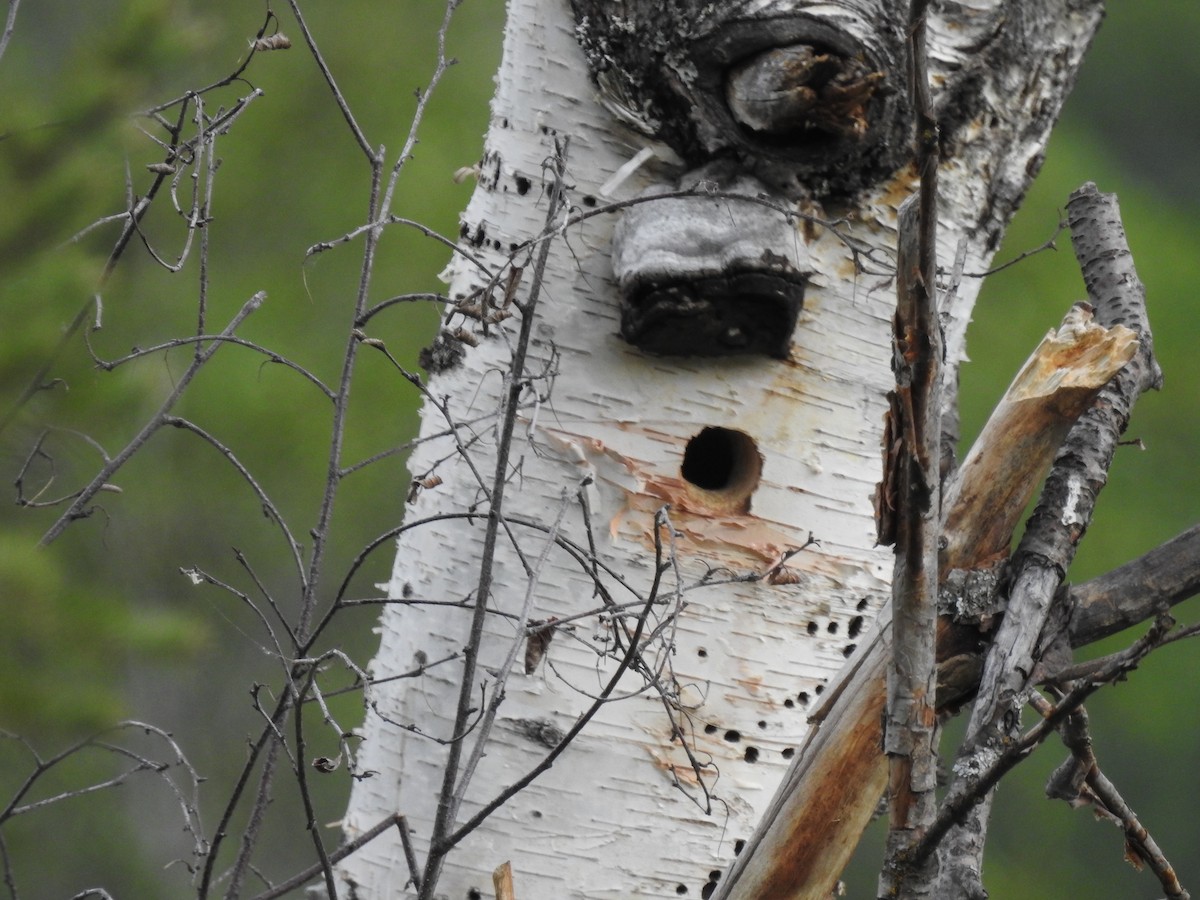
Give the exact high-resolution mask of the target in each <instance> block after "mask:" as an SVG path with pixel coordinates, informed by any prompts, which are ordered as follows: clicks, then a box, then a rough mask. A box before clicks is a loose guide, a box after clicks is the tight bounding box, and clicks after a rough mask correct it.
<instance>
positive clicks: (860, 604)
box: [854, 597, 867, 612]
mask: <svg viewBox="0 0 1200 900" xmlns="http://www.w3.org/2000/svg"><path fill="white" fill-rule="evenodd" d="M854 608H855V609H857V610H858V611H859V612H862V611H863V610H864V609H866V608H867V598H866V597H863V598H862V599H861V600H859V601H858V605H857V606H855V607H854Z"/></svg>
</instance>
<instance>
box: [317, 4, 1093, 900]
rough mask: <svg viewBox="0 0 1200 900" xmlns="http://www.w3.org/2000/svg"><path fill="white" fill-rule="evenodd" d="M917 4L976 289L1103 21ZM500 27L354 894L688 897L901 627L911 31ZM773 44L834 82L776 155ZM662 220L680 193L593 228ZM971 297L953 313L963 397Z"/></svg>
mask: <svg viewBox="0 0 1200 900" xmlns="http://www.w3.org/2000/svg"><path fill="white" fill-rule="evenodd" d="M938 6H939V9H940V13H939V15H938V16H936V17H934V18H932V19H931V20H930V23H929V37H928V45H929V52H930V70H931V73H932V77H933V83H934V85H935V94H934V101H935V108H936V110H937V112H938V115H939V122H940V127H941V146H942V160H943V162H942V166H941V177H940V192H941V196H940V207H939V209H940V212H939V222H938V243H939V247H938V253H939V259H942V260H953V259H955V258H956V255H958V256H959V258H960V259H962V260H963V267H962V270H965V271H966V272H981V271H984V270H985V269H986V268H987V266H988V263H989V260H990V258H991V256H992V253H993V251H994V250H995V248H996V246H997V244H998V243H999V240H1000V237H1001V235H1002V233H1003V229H1004V227H1005V225H1006V223H1007V222H1008V220H1009V218H1010V217H1011V215H1012V213H1013V212H1014V211H1015V208H1016V206H1017V204H1018V202H1019V200H1020V198H1021V196H1022V195H1023V193H1024V191H1025V189H1026V188H1027V186H1028V184H1029V181H1030V180H1031V178H1032V177H1033V175H1034V174H1035V173H1036V171H1037V169H1038V167H1039V164H1040V161H1041V154H1042V151H1043V148H1044V146H1045V141H1046V138H1047V136H1048V133H1049V130H1050V128H1051V126H1052V124H1053V122H1054V120H1055V118H1056V117H1057V114H1058V111H1059V109H1060V107H1061V104H1062V101H1063V100H1064V98H1065V96H1066V93H1067V91H1068V89H1069V87H1070V85H1071V83H1072V82H1073V79H1074V74H1075V71H1076V69H1077V67H1078V65H1079V63H1080V61H1081V58H1082V55H1083V52H1084V50H1085V48H1086V46H1087V44H1088V43H1089V41H1090V39H1091V36H1092V35H1093V33H1094V31H1095V28H1096V27H1097V26H1098V24H1099V19H1100V17H1101V14H1102V13H1101V8H1100V4H1099V3H1098V2H1086V0H972V2H963V3H944V4H939V5H938ZM618 13H619V15H618ZM508 15H509V18H508V26H507V31H506V38H505V47H504V58H503V62H502V65H501V70H500V73H499V76H498V80H497V85H498V87H497V94H496V97H495V100H494V101H493V105H492V120H491V127H490V129H489V132H488V136H487V144H486V149H485V154H484V157H483V160H482V162H481V163H480V166H479V186H478V189H477V190H476V192H475V194H474V196H473V198H472V200H471V202H470V205H469V206H468V208H467V209H466V211H465V212H464V215H463V220H462V230H461V238H462V240H461V244H460V248H459V252H458V253H456V254H455V256H454V258H453V260H452V261H451V264H450V266H449V268H448V269H447V272H446V277H447V279H448V280H449V284H450V288H449V295H450V297H451V298H452V300H453V301H455V302H456V305H454V306H451V307H450V308H449V310H448V314H447V317H446V321H445V323H444V328H443V332H442V335H441V336H440V337H439V339H438V342H437V343H436V344H435V346H434V347H433V348H431V351H430V353H429V354H428V363H429V368H430V369H431V372H432V373H433V374H431V377H430V378H429V381H428V393H427V400H426V403H425V406H424V409H423V412H422V429H421V436H422V439H423V443H422V444H421V445H420V448H419V450H418V451H417V452H416V453H414V456H413V458H412V460H411V463H410V468H411V471H412V473H413V475H414V479H416V481H415V482H414V495H413V499H412V502H411V504H410V506H409V509H408V511H407V514H406V519H405V528H406V530H404V531H403V533H402V534H401V535H400V538H399V545H398V551H397V556H396V564H395V569H394V573H393V576H392V579H391V582H390V584H389V585H388V596H389V597H390V598H392V600H393V602H392V603H391V604H390V605H389V606H388V607H386V610H385V612H384V614H383V616H382V619H381V624H380V634H381V646H380V650H379V654H378V656H377V657H376V659H375V661H374V663H373V668H372V673H371V674H372V676H373V679H374V682H375V684H374V686H373V687H372V688H371V691H370V694H369V699H370V708H369V711H368V717H367V722H366V724H365V726H364V729H363V732H362V736H363V741H362V745H361V750H360V753H359V757H358V760H357V769H358V772H359V774H360V775H364V776H365V775H369V777H362V778H361V779H360V780H358V781H357V782H356V786H355V789H354V792H353V796H352V798H351V803H350V808H349V810H348V812H347V815H346V817H345V820H344V829H345V832H346V834H347V837H349V838H353V837H355V836H356V835H359V834H362V833H363V832H366V831H367V830H368V829H370V828H371V827H372V826H374V825H376V824H377V823H378V822H380V821H381V820H383V819H385V818H386V817H388V816H391V815H394V814H396V813H399V814H401V815H403V816H404V817H405V822H406V824H407V827H408V829H409V833H408V834H409V837H410V838H411V848H410V849H411V850H412V853H411V854H409V853H408V850H406V848H405V847H404V846H403V842H402V841H401V838H400V835H399V834H398V833H397V832H396V831H392V832H389V833H386V834H384V835H383V836H381V837H379V838H377V839H375V840H374V841H372V842H371V843H369V844H367V845H366V846H365V847H364V848H363V849H361V850H360V851H358V852H357V853H356V854H354V855H353V856H351V857H349V858H348V859H346V860H345V861H343V862H342V864H341V865H340V868H339V877H340V878H341V880H342V881H343V882H344V884H345V885H346V886H347V887H349V886H351V885H353V887H354V891H355V892H354V893H350V892H349V890H347V892H346V894H347V896H355V897H359V898H384V897H387V898H393V897H415V896H418V895H419V896H423V897H432V896H445V897H449V898H462V897H484V896H489V895H491V892H492V891H491V888H490V884H491V873H492V871H493V869H495V868H496V867H497V866H499V865H500V864H501V863H503V862H505V861H511V862H512V882H513V885H514V887H515V896H516V897H518V898H520V900H561V898H585V897H586V898H589V900H605V898H611V900H617V898H627V897H635V896H636V897H661V898H667V897H671V898H675V897H680V896H690V897H708V896H710V895H711V894H712V893H713V891H714V890H715V885H716V882H717V880H718V879H719V876H720V872H721V870H723V869H724V868H725V867H726V866H727V865H728V864H729V863H730V862H731V860H732V859H733V858H734V855H735V854H736V853H737V851H738V850H739V849H740V847H741V845H742V842H743V841H744V840H745V839H746V838H748V837H749V835H750V834H751V833H752V831H753V829H754V827H755V824H756V822H757V821H758V819H759V817H760V815H761V813H762V811H763V810H764V808H765V807H766V806H767V804H768V803H769V802H770V800H771V798H772V795H773V793H774V791H775V789H776V787H777V785H778V784H779V782H780V780H781V778H782V776H783V775H784V773H785V771H786V769H787V766H788V761H789V759H790V758H791V757H792V755H793V752H794V748H795V747H796V746H797V745H798V743H799V742H800V741H801V740H802V739H803V737H804V735H805V733H806V730H807V728H808V723H807V718H808V714H809V710H810V709H811V708H812V707H813V706H814V704H815V703H816V702H817V701H818V698H819V697H820V695H821V694H822V691H823V689H824V686H825V684H826V683H827V681H828V680H829V679H831V677H832V676H834V675H835V674H836V673H837V672H838V670H839V668H840V667H841V666H842V664H843V662H844V661H845V660H846V659H847V657H849V656H850V654H851V653H852V651H853V649H854V647H855V645H856V643H858V642H860V641H861V640H863V639H864V638H865V637H866V633H867V630H868V629H869V628H870V626H871V621H872V617H873V615H874V614H875V613H876V612H877V611H878V610H879V609H880V608H881V607H882V606H883V604H884V603H885V601H886V599H887V598H888V596H889V591H890V586H889V582H890V578H891V571H892V558H891V553H890V551H888V550H886V549H884V548H877V547H876V546H875V523H874V515H873V511H872V498H873V494H874V491H875V485H876V482H877V481H878V480H879V477H880V472H881V462H880V440H881V432H882V423H883V417H884V412H885V410H886V408H887V399H886V395H887V392H888V390H889V389H890V388H891V387H892V372H891V369H890V362H891V349H890V348H891V336H890V327H891V320H892V312H893V309H894V306H895V300H894V296H895V295H894V288H893V284H892V279H893V275H894V269H895V262H894V259H895V246H896V210H897V207H898V206H899V204H900V203H901V201H903V200H904V199H905V198H906V197H907V196H909V195H910V194H911V193H912V192H913V190H914V189H915V174H914V172H915V170H914V168H913V167H912V166H911V164H910V162H909V156H908V152H907V146H908V126H907V118H906V116H907V112H906V111H907V104H906V103H905V102H904V97H905V91H906V86H905V83H904V63H903V51H902V47H903V34H902V23H903V22H904V21H905V17H906V15H907V4H906V3H901V2H867V0H842V2H838V3H811V2H802V0H794V2H784V0H774V2H772V0H762V2H753V3H749V2H748V3H731V4H725V5H724V7H723V8H721V9H719V10H718V11H716V12H715V13H714V12H711V11H709V10H707V8H706V7H705V6H704V4H700V3H698V2H697V3H694V4H693V3H689V2H677V3H671V4H660V3H650V2H646V3H644V4H638V3H634V2H632V0H630V2H626V3H620V4H618V3H613V4H604V5H598V4H592V3H584V2H577V3H576V5H575V9H574V10H572V9H570V8H568V6H567V5H566V2H565V0H510V2H509V10H508ZM779 47H782V48H783V50H782V52H783V53H784V54H785V56H788V58H787V59H785V60H784V62H783V65H784V66H785V68H786V66H788V65H791V66H792V67H793V69H792V70H791V71H795V69H796V68H797V67H798V68H802V69H804V71H805V72H807V73H809V74H805V75H803V76H801V80H802V81H803V80H804V79H808V78H810V75H811V73H812V72H814V71H818V72H819V71H822V67H825V68H826V69H829V67H832V69H829V72H832V74H829V73H828V72H827V74H826V75H811V79H812V80H810V81H808V82H807V83H806V85H801V86H802V87H813V86H815V90H816V95H815V96H816V97H817V99H816V101H815V107H813V108H815V110H816V112H812V111H811V110H810V109H809V106H808V105H806V104H807V103H808V101H803V102H801V103H800V105H801V106H803V107H804V110H803V111H802V115H801V119H802V121H800V122H799V124H797V121H796V120H795V119H794V118H791V119H788V118H787V117H786V116H785V117H784V119H780V118H779V117H778V114H777V112H776V111H775V110H774V108H770V107H763V106H761V105H757V106H756V105H755V103H756V97H758V95H757V94H756V93H755V91H759V90H761V88H760V87H756V85H761V84H762V80H761V79H762V78H764V77H765V78H766V79H767V82H770V79H771V78H772V77H774V76H773V75H772V73H773V72H775V71H776V68H775V67H776V66H777V65H779V61H778V59H776V57H775V56H773V55H772V54H773V53H774V50H775V49H778V48H779ZM797 47H800V48H806V49H801V50H797V49H796V48H797ZM814 48H815V49H814ZM814 53H815V55H816V56H817V57H820V58H821V59H823V60H825V61H824V62H817V63H813V62H812V60H813V58H814V57H813V54H814ZM789 54H790V55H789ZM797 60H800V62H797ZM830 60H832V61H830ZM839 66H840V68H838V67H839ZM756 79H757V80H756ZM822 79H824V80H822ZM838 91H841V93H838ZM764 109H765V112H764ZM788 115H791V113H790V112H789V113H788ZM804 116H807V117H808V118H803V117H804ZM835 119H836V121H834V120H835ZM560 168H561V174H556V172H557V171H558V170H559V169H560ZM647 190H649V191H650V192H651V194H654V192H655V191H657V192H659V193H667V194H668V196H667V197H659V198H658V199H651V200H646V201H645V202H640V203H637V204H631V205H623V204H622V203H620V202H618V203H617V204H616V205H618V206H622V207H623V208H621V209H618V210H613V211H604V208H605V206H606V205H607V204H610V203H613V202H614V201H627V200H631V199H632V198H635V197H637V196H638V195H639V194H642V193H643V192H644V191H647ZM559 194H561V195H562V197H563V198H564V200H565V202H564V205H563V206H562V207H561V208H558V207H556V206H555V205H554V204H555V200H556V197H557V196H558V195H559ZM735 195H740V196H741V197H742V198H744V199H737V196H735ZM591 213H595V214H594V215H590V214H591ZM614 232H616V241H615V244H614ZM531 241H532V243H531ZM539 258H541V259H542V262H543V263H544V271H539ZM514 266H516V267H523V272H519V273H516V272H515V271H514ZM539 275H540V278H539ZM978 287H979V281H978V279H976V278H967V279H965V280H963V281H962V283H961V284H958V285H957V289H956V290H954V291H950V292H947V293H946V294H945V297H946V299H945V301H944V305H943V308H942V316H943V323H944V327H945V343H946V349H947V360H946V364H947V370H948V377H949V378H950V383H951V384H952V383H953V379H954V372H955V369H956V366H957V364H958V363H959V361H961V360H962V359H963V358H964V349H965V329H966V325H967V321H968V319H969V315H970V309H971V306H972V304H973V302H974V299H975V296H976V294H977V291H978ZM731 298H732V299H731ZM1069 299H1070V298H1054V300H1055V304H1056V305H1055V312H1054V313H1053V314H1051V315H1050V316H1048V319H1054V318H1056V317H1057V315H1058V314H1059V313H1060V312H1061V310H1062V308H1064V307H1065V306H1066V305H1067V303H1068V302H1069ZM523 329H524V330H525V331H526V332H527V335H526V336H527V337H528V348H527V355H524V356H522V354H523V353H525V351H524V350H523V344H522V336H523V335H522V331H523ZM464 332H466V333H467V334H464ZM455 335H457V336H455ZM476 345H477V346H476ZM514 359H515V369H514ZM506 398H508V399H506ZM511 398H516V401H517V402H516V404H515V405H514V404H513V402H512V399H511ZM951 402H952V401H951ZM506 410H507V411H512V412H514V413H515V429H514V431H513V434H512V439H511V441H512V442H511V449H508V450H507V451H506V452H507V457H505V456H504V455H503V453H504V451H503V450H502V451H501V454H500V456H499V458H498V448H505V446H506V445H505V437H504V434H505V432H504V427H503V423H504V419H505V413H506ZM498 467H499V471H500V472H501V473H502V474H503V477H502V478H501V479H500V482H496V481H495V479H494V475H495V473H496V471H497V469H498ZM439 479H440V481H439ZM501 495H502V496H501ZM662 510H666V512H665V513H662V512H660V511H662ZM489 522H490V523H491V526H492V528H491V529H490V530H489ZM490 533H491V534H494V535H495V539H494V542H489V539H488V537H487V536H488V535H489V534H490ZM493 546H494V551H493V550H492V549H489V548H491V547H493ZM488 558H492V560H493V561H492V562H491V563H490V564H488V563H487V559H488ZM481 568H482V569H484V570H486V572H485V574H484V576H483V577H481ZM480 604H482V606H481V605H480ZM551 617H553V620H557V621H553V620H552V619H551ZM473 623H474V624H475V625H476V626H477V627H476V633H477V634H478V636H479V637H480V641H479V643H478V647H477V648H474V645H472V643H471V641H472V633H473V632H472V628H473ZM544 623H549V626H550V627H547V626H546V624H544ZM538 625H542V630H540V631H539V630H537V626H538ZM531 626H532V627H531ZM551 638H552V639H551ZM631 648H632V649H631ZM464 677H465V678H466V680H467V689H466V691H465V693H464V692H463V691H462V683H463V680H464ZM501 701H502V702H501ZM588 713H590V714H591V718H590V719H589V720H588V721H587V723H586V727H583V728H582V729H581V730H579V732H578V734H577V735H573V734H572V729H573V726H574V725H576V723H577V722H578V721H579V720H580V717H581V716H584V715H585V714H588ZM493 714H494V719H493ZM464 716H465V720H466V724H467V726H468V727H467V728H466V729H460V732H461V733H456V720H458V721H460V722H461V720H462V717H464ZM565 738H570V739H569V741H565V746H564V739H565ZM557 751H561V752H560V755H557V756H556V757H555V758H554V760H553V766H552V767H550V768H548V769H547V770H545V771H544V772H541V773H540V774H538V776H537V777H536V778H534V779H533V780H532V781H531V782H530V783H529V784H528V785H527V786H525V787H523V788H522V789H521V790H520V791H518V792H516V793H515V794H514V795H513V796H511V797H510V798H508V799H507V800H506V801H505V802H503V803H502V804H500V805H499V806H497V807H496V808H495V809H494V811H491V812H490V814H489V815H487V816H486V817H485V818H483V820H482V822H481V823H480V824H479V825H478V827H475V828H474V829H473V830H470V831H469V833H465V834H463V833H462V829H463V826H464V825H470V824H472V820H473V819H474V818H476V817H478V816H479V815H480V814H482V813H485V812H488V811H489V810H491V809H492V806H493V805H494V801H495V799H496V798H498V797H499V796H500V795H501V794H502V792H505V790H506V789H508V788H510V786H513V785H515V784H517V783H518V782H519V781H520V780H521V779H523V778H524V777H525V776H527V774H528V773H531V772H533V771H535V768H536V767H538V766H539V764H541V763H543V761H544V760H545V759H546V757H547V755H548V754H550V753H552V752H557ZM448 763H449V765H450V774H449V776H447V774H446V771H447V765H448ZM885 771H886V770H885ZM883 788H884V784H883V783H878V784H876V783H864V784H862V785H859V786H856V788H855V790H854V795H855V798H856V800H855V802H856V803H858V804H859V805H864V804H865V805H869V806H873V805H874V804H875V803H876V801H877V799H878V797H879V796H880V794H881V793H882V791H883ZM456 795H458V796H457V797H456ZM431 845H436V846H435V847H434V850H435V852H433V853H432V854H431V852H430V851H431ZM410 855H411V857H412V858H413V859H414V860H415V869H414V866H413V864H410V863H409V862H408V861H406V860H407V859H408V858H409V856H410ZM443 861H444V866H443ZM414 871H416V873H417V874H419V877H420V878H421V879H422V880H423V882H424V887H425V890H424V891H423V892H422V891H419V890H418V889H417V888H416V887H414V885H413V883H412V882H413V877H412V876H413V874H414ZM435 882H436V885H435Z"/></svg>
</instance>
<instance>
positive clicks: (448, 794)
mask: <svg viewBox="0 0 1200 900" xmlns="http://www.w3.org/2000/svg"><path fill="white" fill-rule="evenodd" d="M566 149H567V148H566V146H565V141H564V143H563V144H562V145H557V146H556V153H555V157H554V171H555V181H554V187H553V189H552V190H551V192H550V196H549V204H548V208H547V210H546V232H547V233H557V229H556V228H555V224H556V223H557V221H558V219H559V217H560V210H561V208H562V205H563V176H564V172H565V165H566ZM550 247H551V242H550V241H549V240H546V241H544V242H543V243H542V245H541V247H540V248H539V252H538V256H537V262H536V263H535V265H534V274H533V281H532V283H531V284H530V288H529V296H528V298H527V299H526V301H525V303H524V304H522V305H521V306H520V309H521V330H520V334H519V336H518V338H517V341H516V345H515V346H514V348H513V356H512V364H511V368H510V369H509V371H508V373H507V380H508V389H507V391H506V396H505V399H504V407H503V409H504V415H503V417H502V419H501V423H500V434H499V437H498V440H497V444H496V467H495V478H494V480H493V483H492V490H491V501H490V503H489V506H488V517H487V526H486V530H485V531H484V538H483V546H482V549H481V551H480V565H479V586H478V587H477V589H476V592H475V614H474V616H473V618H472V620H471V631H470V637H469V638H468V640H467V645H466V649H465V651H464V656H463V674H462V682H461V687H460V690H459V695H458V706H457V709H456V710H455V714H454V727H453V729H452V733H453V734H455V735H460V734H463V733H464V729H465V728H466V725H467V720H468V718H469V717H470V714H471V702H472V696H473V694H474V682H475V669H476V665H477V663H478V654H479V650H480V646H481V643H482V640H483V626H484V622H485V619H486V616H487V603H488V599H489V597H490V596H491V590H492V577H493V567H492V564H493V560H494V558H495V554H496V538H497V535H498V533H499V530H500V520H501V511H502V510H503V504H504V489H505V486H506V485H507V483H508V462H509V453H510V451H511V449H512V441H513V432H514V430H515V428H516V419H517V410H518V408H519V404H520V399H521V393H522V392H523V391H524V388H525V356H526V352H527V350H528V348H529V341H530V337H531V336H532V334H533V323H534V321H535V317H536V313H537V304H538V300H539V298H540V294H541V289H542V278H543V276H544V274H545V271H546V263H547V261H548V260H549V256H550ZM461 755H462V745H461V743H460V742H457V741H456V742H455V743H453V744H451V745H450V749H449V752H448V754H447V759H446V765H445V769H444V770H443V779H442V787H441V790H440V792H439V794H438V806H437V815H436V817H435V819H434V824H433V832H432V835H431V838H430V843H431V846H432V848H433V849H432V850H431V852H430V854H429V859H428V860H427V862H426V865H425V874H424V876H423V877H422V881H423V884H422V886H421V894H420V900H431V898H432V891H433V888H434V887H435V886H436V885H437V881H438V876H439V875H440V873H441V869H442V864H443V862H444V861H445V852H446V850H448V849H449V847H446V848H445V849H440V848H441V844H442V843H443V841H444V840H445V839H446V835H447V834H449V832H450V829H451V828H452V827H453V824H454V820H453V814H454V801H453V798H454V790H455V787H456V785H457V783H458V775H459V760H460V758H461Z"/></svg>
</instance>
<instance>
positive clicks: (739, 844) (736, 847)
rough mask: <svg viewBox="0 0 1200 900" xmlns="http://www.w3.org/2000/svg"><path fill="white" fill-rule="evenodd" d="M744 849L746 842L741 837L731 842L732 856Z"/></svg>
mask: <svg viewBox="0 0 1200 900" xmlns="http://www.w3.org/2000/svg"><path fill="white" fill-rule="evenodd" d="M744 849H746V842H745V841H743V840H742V839H741V838H738V839H737V840H736V841H734V842H733V855H734V856H737V855H738V854H740V853H741V852H742V851H743V850H744Z"/></svg>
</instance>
